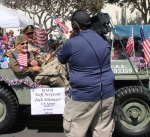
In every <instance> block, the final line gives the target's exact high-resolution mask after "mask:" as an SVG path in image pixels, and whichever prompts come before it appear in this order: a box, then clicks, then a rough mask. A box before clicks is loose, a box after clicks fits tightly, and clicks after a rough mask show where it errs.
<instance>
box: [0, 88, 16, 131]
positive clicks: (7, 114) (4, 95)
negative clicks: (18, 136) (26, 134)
mask: <svg viewBox="0 0 150 137" xmlns="http://www.w3.org/2000/svg"><path fill="white" fill-rule="evenodd" d="M18 110H19V108H18V101H17V99H16V97H15V96H14V95H13V93H11V90H8V89H7V88H6V87H2V86H0V133H4V132H6V131H8V130H9V129H10V128H11V127H12V126H13V125H14V124H15V123H16V120H17V115H18V112H19V111H18Z"/></svg>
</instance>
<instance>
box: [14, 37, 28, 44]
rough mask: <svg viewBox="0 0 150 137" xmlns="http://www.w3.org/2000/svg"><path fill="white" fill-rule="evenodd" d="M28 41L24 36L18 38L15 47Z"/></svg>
mask: <svg viewBox="0 0 150 137" xmlns="http://www.w3.org/2000/svg"><path fill="white" fill-rule="evenodd" d="M25 40H26V39H25V38H24V37H23V36H18V37H17V38H16V40H15V45H18V44H20V43H22V42H24V41H25Z"/></svg>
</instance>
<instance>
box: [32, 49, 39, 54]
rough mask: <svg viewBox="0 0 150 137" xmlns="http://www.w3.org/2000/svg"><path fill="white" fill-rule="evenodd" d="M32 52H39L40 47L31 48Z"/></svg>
mask: <svg viewBox="0 0 150 137" xmlns="http://www.w3.org/2000/svg"><path fill="white" fill-rule="evenodd" d="M32 52H34V53H39V52H40V49H39V48H34V49H33V50H32Z"/></svg>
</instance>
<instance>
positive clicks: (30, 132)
mask: <svg viewBox="0 0 150 137" xmlns="http://www.w3.org/2000/svg"><path fill="white" fill-rule="evenodd" d="M0 137H65V135H64V133H63V127H62V116H61V115H59V116H31V117H25V116H24V117H23V116H22V118H19V120H18V122H17V123H16V125H15V126H14V127H13V128H12V129H11V130H9V132H7V133H5V134H2V135H0Z"/></svg>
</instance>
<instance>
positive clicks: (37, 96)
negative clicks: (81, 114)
mask: <svg viewBox="0 0 150 137" xmlns="http://www.w3.org/2000/svg"><path fill="white" fill-rule="evenodd" d="M64 107H65V88H61V87H60V88H59V87H58V88H37V89H31V114H32V115H42V114H43V115H44V114H45V115H46V114H63V112H64Z"/></svg>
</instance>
